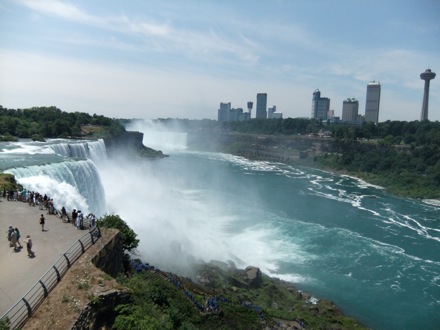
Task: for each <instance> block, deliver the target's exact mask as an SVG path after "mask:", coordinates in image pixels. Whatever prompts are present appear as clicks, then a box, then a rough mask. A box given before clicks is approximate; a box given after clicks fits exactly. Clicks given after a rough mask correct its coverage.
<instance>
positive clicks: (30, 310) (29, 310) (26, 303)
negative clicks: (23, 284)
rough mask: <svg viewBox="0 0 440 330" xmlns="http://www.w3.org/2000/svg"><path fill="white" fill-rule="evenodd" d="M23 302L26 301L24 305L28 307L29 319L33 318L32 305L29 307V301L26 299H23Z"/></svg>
mask: <svg viewBox="0 0 440 330" xmlns="http://www.w3.org/2000/svg"><path fill="white" fill-rule="evenodd" d="M21 300H23V301H24V304H25V305H26V307H27V311H28V317H31V315H32V308H31V305H29V303H28V301H27V300H26V299H24V297H23V298H21Z"/></svg>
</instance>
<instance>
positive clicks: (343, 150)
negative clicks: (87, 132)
mask: <svg viewBox="0 0 440 330" xmlns="http://www.w3.org/2000/svg"><path fill="white" fill-rule="evenodd" d="M188 141H189V146H190V147H191V148H194V149H199V150H206V151H218V152H226V153H231V154H234V155H239V156H243V157H246V158H249V159H257V160H268V161H275V162H282V163H287V164H295V165H303V166H310V167H315V168H320V169H325V170H328V171H333V172H337V173H346V174H349V175H352V176H355V177H359V178H362V179H364V180H366V181H368V182H370V183H372V184H374V185H379V186H382V187H384V188H385V189H386V190H387V191H389V192H390V193H392V194H395V195H400V196H404V197H411V198H420V199H439V198H440V174H439V173H440V160H438V157H439V156H438V153H437V152H436V151H435V149H433V148H432V147H430V146H423V145H421V146H407V145H392V144H387V143H384V142H383V141H357V140H356V141H347V140H338V139H332V138H321V137H309V136H304V135H299V136H298V135H289V136H284V135H258V134H243V133H222V132H219V133H211V134H209V135H205V134H204V133H201V132H196V133H191V134H190V135H189V139H188ZM433 154H434V157H433V156H432V155H433ZM435 155H437V156H435Z"/></svg>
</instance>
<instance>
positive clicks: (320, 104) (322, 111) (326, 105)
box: [311, 89, 330, 120]
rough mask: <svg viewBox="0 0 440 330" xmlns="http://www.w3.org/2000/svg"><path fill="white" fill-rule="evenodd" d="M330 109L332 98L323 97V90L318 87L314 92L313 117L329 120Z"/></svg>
mask: <svg viewBox="0 0 440 330" xmlns="http://www.w3.org/2000/svg"><path fill="white" fill-rule="evenodd" d="M329 111H330V99H329V98H328V97H321V92H320V91H319V89H316V90H315V91H314V92H313V99H312V115H311V118H312V119H313V118H315V119H323V120H327V118H328V113H329Z"/></svg>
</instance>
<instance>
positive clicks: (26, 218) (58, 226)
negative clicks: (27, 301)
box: [0, 198, 87, 317]
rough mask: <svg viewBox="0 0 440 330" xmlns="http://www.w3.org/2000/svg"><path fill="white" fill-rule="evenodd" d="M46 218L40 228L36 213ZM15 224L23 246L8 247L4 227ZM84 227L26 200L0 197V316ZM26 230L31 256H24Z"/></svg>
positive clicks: (83, 231)
mask: <svg viewBox="0 0 440 330" xmlns="http://www.w3.org/2000/svg"><path fill="white" fill-rule="evenodd" d="M41 214H43V215H44V217H45V218H46V224H45V226H44V228H45V231H44V232H43V231H41V225H40V224H39V218H40V215H41ZM9 226H13V227H14V228H15V227H17V228H18V229H19V231H20V234H21V238H20V243H21V245H22V246H23V249H21V250H19V251H18V252H14V249H13V248H11V247H9V242H8V239H7V233H6V231H7V229H8V227H9ZM86 233H87V231H86V230H77V229H76V227H74V226H72V225H71V224H70V223H63V222H62V221H61V219H59V218H58V217H57V216H55V215H48V214H46V211H41V210H39V208H38V206H35V207H32V206H29V205H28V204H27V203H23V202H15V201H7V200H6V199H3V198H0V317H1V316H2V315H3V314H4V313H5V312H6V311H7V310H8V309H9V308H10V307H12V306H13V305H14V304H15V303H16V302H17V301H18V300H19V299H20V298H21V297H22V296H23V295H24V294H25V293H26V292H27V291H28V290H29V289H30V288H31V287H32V285H34V284H35V283H36V282H37V281H38V280H39V279H40V277H41V276H43V274H44V273H46V272H47V270H48V269H49V268H50V267H51V266H52V265H53V263H54V262H55V260H56V259H58V258H59V256H60V255H62V254H63V253H64V252H65V251H66V250H67V249H68V248H69V247H71V246H72V245H73V243H75V241H77V240H78V239H79V238H80V237H81V236H83V235H84V234H86ZM26 234H30V235H31V238H32V242H33V248H32V250H33V251H34V252H35V258H29V257H28V256H27V251H26V244H25V243H24V242H23V240H24V239H25V238H26Z"/></svg>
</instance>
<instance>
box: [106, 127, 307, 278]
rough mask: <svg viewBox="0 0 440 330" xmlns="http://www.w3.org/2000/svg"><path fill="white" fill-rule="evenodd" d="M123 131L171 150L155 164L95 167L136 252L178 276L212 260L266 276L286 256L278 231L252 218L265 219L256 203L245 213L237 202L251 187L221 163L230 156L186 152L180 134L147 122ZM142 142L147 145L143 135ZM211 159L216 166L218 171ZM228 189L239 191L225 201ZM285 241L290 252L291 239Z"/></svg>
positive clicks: (112, 209)
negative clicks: (134, 240)
mask: <svg viewBox="0 0 440 330" xmlns="http://www.w3.org/2000/svg"><path fill="white" fill-rule="evenodd" d="M127 129H129V130H137V131H141V132H142V133H144V134H149V136H150V141H156V143H157V145H156V149H160V150H168V152H167V153H168V154H169V155H170V157H168V158H164V159H161V160H155V161H148V160H145V161H138V162H133V161H132V160H127V159H119V160H117V161H116V162H113V161H112V162H107V163H105V164H100V165H99V169H100V175H101V180H102V182H103V185H104V190H105V192H106V200H107V203H108V209H109V213H114V214H118V215H119V216H120V217H121V218H122V219H123V220H124V221H126V222H127V223H128V224H129V226H130V227H132V228H133V229H134V231H135V232H136V233H137V234H138V235H139V238H140V246H139V249H138V250H139V253H140V256H141V258H142V259H143V260H144V261H147V262H150V263H152V264H153V265H156V266H158V267H160V268H162V269H165V270H170V271H176V272H180V273H182V272H185V271H187V270H188V268H187V267H188V266H191V263H192V262H194V261H205V262H208V261H210V260H220V261H224V262H229V261H232V262H234V263H235V265H236V266H237V267H240V268H244V267H246V266H249V265H255V266H258V267H260V268H261V269H262V271H264V272H266V273H269V272H270V271H273V270H276V269H277V264H276V260H280V259H283V258H285V255H284V254H283V253H284V252H283V249H282V248H280V246H281V244H283V243H282V242H281V241H280V237H281V236H282V235H281V233H280V232H278V231H277V230H274V229H273V228H269V227H267V226H264V227H262V226H259V225H257V224H256V223H255V221H254V220H255V217H254V216H255V215H256V214H258V216H262V214H261V213H259V212H260V210H259V209H258V208H252V207H251V208H250V209H252V214H243V212H246V211H242V210H248V209H249V207H248V206H246V207H243V208H241V206H240V205H243V204H241V203H243V202H249V203H251V202H252V198H253V196H252V192H251V191H249V189H248V187H238V186H235V185H234V178H231V177H230V175H231V172H230V171H229V170H223V169H221V166H218V164H219V163H220V164H229V161H228V160H227V159H215V160H214V158H215V157H218V156H216V155H213V154H212V155H210V156H206V155H204V154H197V153H194V152H189V151H186V150H185V149H183V141H184V140H182V136H183V135H182V133H178V134H176V133H175V132H174V131H172V132H169V133H167V131H165V130H164V127H163V126H159V127H158V128H155V127H154V125H153V124H152V123H151V122H147V124H146V125H145V126H142V124H141V123H140V122H138V123H137V126H136V127H134V126H130V127H129V128H128V127H127ZM154 134H157V136H156V137H154ZM167 134H169V136H167ZM170 141H175V143H176V144H175V145H170ZM160 143H163V144H160ZM144 144H145V145H148V146H149V147H151V145H150V144H147V143H146V142H145V139H144ZM166 148H167V149H166ZM170 150H173V151H170ZM199 159H200V161H199ZM210 159H212V161H211V160H210ZM211 162H213V164H214V163H215V164H217V165H215V166H216V168H215V169H214V168H212V169H211V167H210V163H211ZM226 166H227V165H226ZM115 178H117V180H115ZM225 189H227V190H229V189H232V190H234V191H235V192H237V191H239V190H240V191H241V190H242V192H240V193H239V196H238V197H231V199H229V197H228V196H227V194H225V193H224V190H225ZM240 198H243V199H244V198H246V201H244V200H243V201H240V200H239V199H240ZM256 203H258V202H256ZM244 222H246V223H244ZM240 224H241V225H240ZM284 246H285V247H287V248H289V251H291V250H292V249H293V248H292V246H291V244H290V243H284ZM296 250H297V251H298V250H299V249H296ZM290 257H291V258H294V257H295V256H294V255H292V254H291V256H290Z"/></svg>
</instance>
